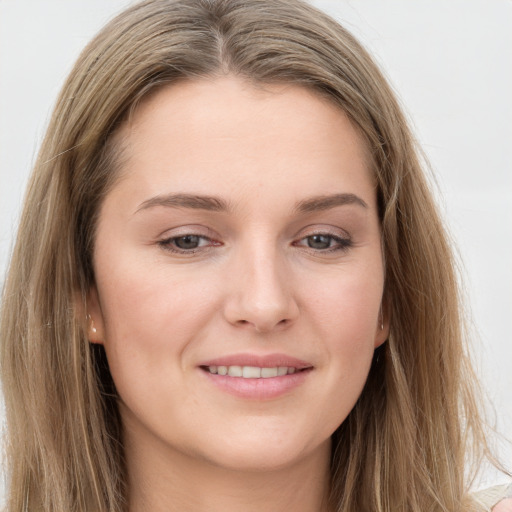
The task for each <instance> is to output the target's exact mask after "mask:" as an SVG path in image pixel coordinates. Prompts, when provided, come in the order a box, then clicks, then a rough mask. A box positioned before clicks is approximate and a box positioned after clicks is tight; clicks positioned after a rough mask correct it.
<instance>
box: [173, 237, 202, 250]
mask: <svg viewBox="0 0 512 512" xmlns="http://www.w3.org/2000/svg"><path fill="white" fill-rule="evenodd" d="M173 241H174V245H175V246H176V247H178V249H183V250H186V249H197V248H198V247H199V243H200V241H201V237H199V236H197V235H185V236H179V237H177V238H174V240H173Z"/></svg>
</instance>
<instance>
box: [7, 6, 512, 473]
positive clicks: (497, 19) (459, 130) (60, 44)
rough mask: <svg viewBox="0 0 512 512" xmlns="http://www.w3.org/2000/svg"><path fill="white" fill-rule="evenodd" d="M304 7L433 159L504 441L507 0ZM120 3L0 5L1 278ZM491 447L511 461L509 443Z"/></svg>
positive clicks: (510, 306)
mask: <svg viewBox="0 0 512 512" xmlns="http://www.w3.org/2000/svg"><path fill="white" fill-rule="evenodd" d="M313 3H314V4H316V5H318V6H319V7H321V8H323V9H325V10H326V11H328V12H329V13H331V14H332V15H334V16H335V17H337V18H338V19H339V20H340V21H342V23H344V24H345V25H346V26H347V28H349V29H350V30H351V31H352V32H353V33H354V34H355V35H356V36H358V37H359V38H360V39H361V40H362V41H363V42H364V44H365V45H366V46H367V47H368V48H369V49H370V50H371V51H372V52H373V53H374V54H375V55H376V57H377V59H378V61H379V62H380V64H381V66H382V67H383V68H384V71H385V73H386V74H387V76H388V77H390V79H391V82H392V83H393V85H394V87H395V89H396V91H397V93H398V95H399V97H400V98H401V100H402V102H403V104H404V106H405V108H406V110H407V112H408V113H409V115H410V118H411V119H412V122H413V124H414V127H415V131H416V134H417V136H418V138H419V140H420V141H421V143H422V145H423V147H424V149H425V150H426V152H427V155H428V157H429V159H430V161H431V163H432V164H433V167H434V169H435V171H436V176H437V180H438V183H439V188H440V191H441V194H440V201H441V204H442V207H443V209H444V212H445V214H446V218H447V220H448V223H449V225H450V228H451V230H452V233H453V235H454V237H455V239H456V240H457V243H458V247H459V252H460V255H461V257H462V259H463V262H464V265H465V267H464V271H465V280H466V286H467V290H468V296H469V302H470V306H471V308H472V313H473V318H474V325H475V331H476V332H477V334H478V335H479V340H477V341H476V342H475V345H476V348H475V361H476V363H477V367H478V370H479V372H480V375H481V376H482V379H483V381H484V385H485V388H486V390H487V392H488V394H489V396H490V398H491V400H492V402H493V404H494V407H495V409H496V411H497V427H498V430H499V432H501V433H503V434H505V435H507V436H508V437H509V438H511V437H512V398H511V397H512V393H511V391H512V343H511V335H510V332H511V327H510V321H511V318H512V207H511V204H512V199H511V198H512V172H511V171H512V150H511V146H512V30H511V27H512V1H510V0H450V1H449V2H447V1H446V0H416V1H414V2H411V1H407V0H400V1H399V0H387V1H383V0H358V1H356V0H353V1H348V0H347V1H344V0H316V1H314V2H313ZM128 4H130V2H129V1H128V0H44V1H41V0H0V276H1V277H0V282H1V281H3V274H4V271H5V267H6V265H7V261H8V256H9V251H10V248H11V245H12V241H13V236H14V232H15V228H16V222H17V218H18V214H19V208H20V203H21V200H22V195H23V189H24V186H25V184H26V180H27V175H28V173H29V170H30V167H31V164H32V163H33V161H34V158H35V154H36V152H37V149H38V146H39V143H40V140H41V137H42V134H43V132H44V129H45V126H46V124H47V121H48V117H49V114H50V111H51V107H52V105H53V102H54V100H55V97H56V95H57V92H58V90H59V88H60V86H61V85H62V83H63V81H64V78H65V76H66V74H67V73H68V72H69V71H70V69H71V66H72V63H73V61H74V60H75V58H76V57H77V55H78V52H79V51H80V50H81V49H82V48H83V46H84V45H85V44H86V42H87V41H88V40H89V39H90V38H91V37H92V35H93V34H94V33H95V32H96V31H97V30H98V29H99V28H100V27H101V26H102V25H103V24H104V22H105V21H106V20H107V19H109V18H110V17H112V16H113V15H114V14H115V13H116V12H118V11H119V10H120V9H122V8H123V7H124V6H126V5H128ZM500 451H501V454H502V455H503V456H504V457H505V458H506V459H507V461H508V462H509V463H510V462H512V450H511V449H510V446H507V445H504V444H502V445H501V448H500ZM496 478H497V477H496V475H494V474H492V473H490V472H489V473H487V479H488V480H492V481H494V479H496Z"/></svg>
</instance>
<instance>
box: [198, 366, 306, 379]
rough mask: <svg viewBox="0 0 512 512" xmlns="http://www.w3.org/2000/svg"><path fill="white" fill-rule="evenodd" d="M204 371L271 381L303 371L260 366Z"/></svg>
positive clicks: (216, 367) (229, 367)
mask: <svg viewBox="0 0 512 512" xmlns="http://www.w3.org/2000/svg"><path fill="white" fill-rule="evenodd" d="M202 368H203V369H204V370H206V371H208V372H209V373H212V374H214V375H227V376H229V377H242V378H243V379H270V378H273V377H282V376H284V375H292V374H294V373H295V372H297V371H302V370H300V369H297V368H295V367H294V366H274V367H272V368H262V367H259V366H237V365H233V366H216V365H212V366H203V367H202Z"/></svg>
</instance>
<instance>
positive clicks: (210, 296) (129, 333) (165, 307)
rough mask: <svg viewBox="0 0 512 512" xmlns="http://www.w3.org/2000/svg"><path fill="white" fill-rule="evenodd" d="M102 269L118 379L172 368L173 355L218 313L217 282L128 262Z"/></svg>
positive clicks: (100, 287)
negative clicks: (165, 367) (126, 374)
mask: <svg viewBox="0 0 512 512" xmlns="http://www.w3.org/2000/svg"><path fill="white" fill-rule="evenodd" d="M98 267H99V268H101V269H102V274H100V275H98V276H97V278H98V279H97V281H98V291H99V295H100V297H101V303H102V311H103V318H104V323H105V340H104V343H105V349H106V351H107V355H108V357H109V364H110V366H111V371H112V374H113V376H114V378H115V374H116V373H118V374H120V373H125V372H126V373H128V372H132V375H133V373H134V372H141V371H147V372H149V373H152V372H153V371H154V370H155V369H158V368H159V367H160V366H163V365H164V364H169V356H170V355H174V356H175V355H177V354H181V353H182V352H183V351H185V350H186V349H187V346H188V344H189V343H190V341H191V340H192V339H193V338H195V337H197V335H198V333H200V331H201V329H202V327H203V326H204V325H205V324H206V323H207V322H208V320H209V318H210V317H211V315H212V314H213V313H214V311H215V309H216V304H215V302H216V296H215V293H214V291H215V289H216V288H217V287H216V286H215V283H213V282H211V281H208V280H206V279H203V278H197V279H191V278H190V277H191V276H190V275H185V273H183V272H181V273H180V272H179V271H176V270H175V269H174V270H173V271H172V272H171V269H169V267H168V266H166V265H165V264H164V265H160V266H159V265H148V264H147V263H146V264H145V265H144V264H141V262H139V261H130V260H128V259H126V260H125V261H117V262H116V266H115V267H114V266H108V265H106V266H101V265H98ZM203 277H204V276H203ZM177 361H178V359H173V361H172V364H177Z"/></svg>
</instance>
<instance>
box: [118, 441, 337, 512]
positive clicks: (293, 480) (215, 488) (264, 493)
mask: <svg viewBox="0 0 512 512" xmlns="http://www.w3.org/2000/svg"><path fill="white" fill-rule="evenodd" d="M125 443H126V460H127V469H128V477H129V488H130V494H129V502H130V506H129V512H143V511H147V510H151V511H152V512H163V511H165V512H173V511H180V512H231V511H233V512H234V511H239V510H243V511H244V512H261V511H262V510H264V511H265V512H285V511H286V512H288V511H289V510H293V511H294V512H328V511H329V507H328V495H329V461H330V443H326V445H325V446H322V447H320V448H319V449H318V450H317V451H316V452H315V453H313V454H310V455H306V456H304V457H303V458H301V459H300V460H297V461H295V462H294V463H293V464H289V465H286V466H285V467H280V468H272V469H265V470H244V469H240V468H238V469H233V468H225V467H222V466H219V465H217V464H212V463H211V462H209V461H205V460H200V459H197V458H194V457H191V456H189V455H187V454H185V453H182V452H180V451H176V450H174V449H172V448H170V447H169V446H168V445H166V446H162V445H160V446H158V444H159V442H158V441H156V442H155V440H154V439H153V440H152V441H149V440H146V442H144V441H142V442H141V440H140V439H137V442H133V440H131V439H129V438H127V439H125Z"/></svg>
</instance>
